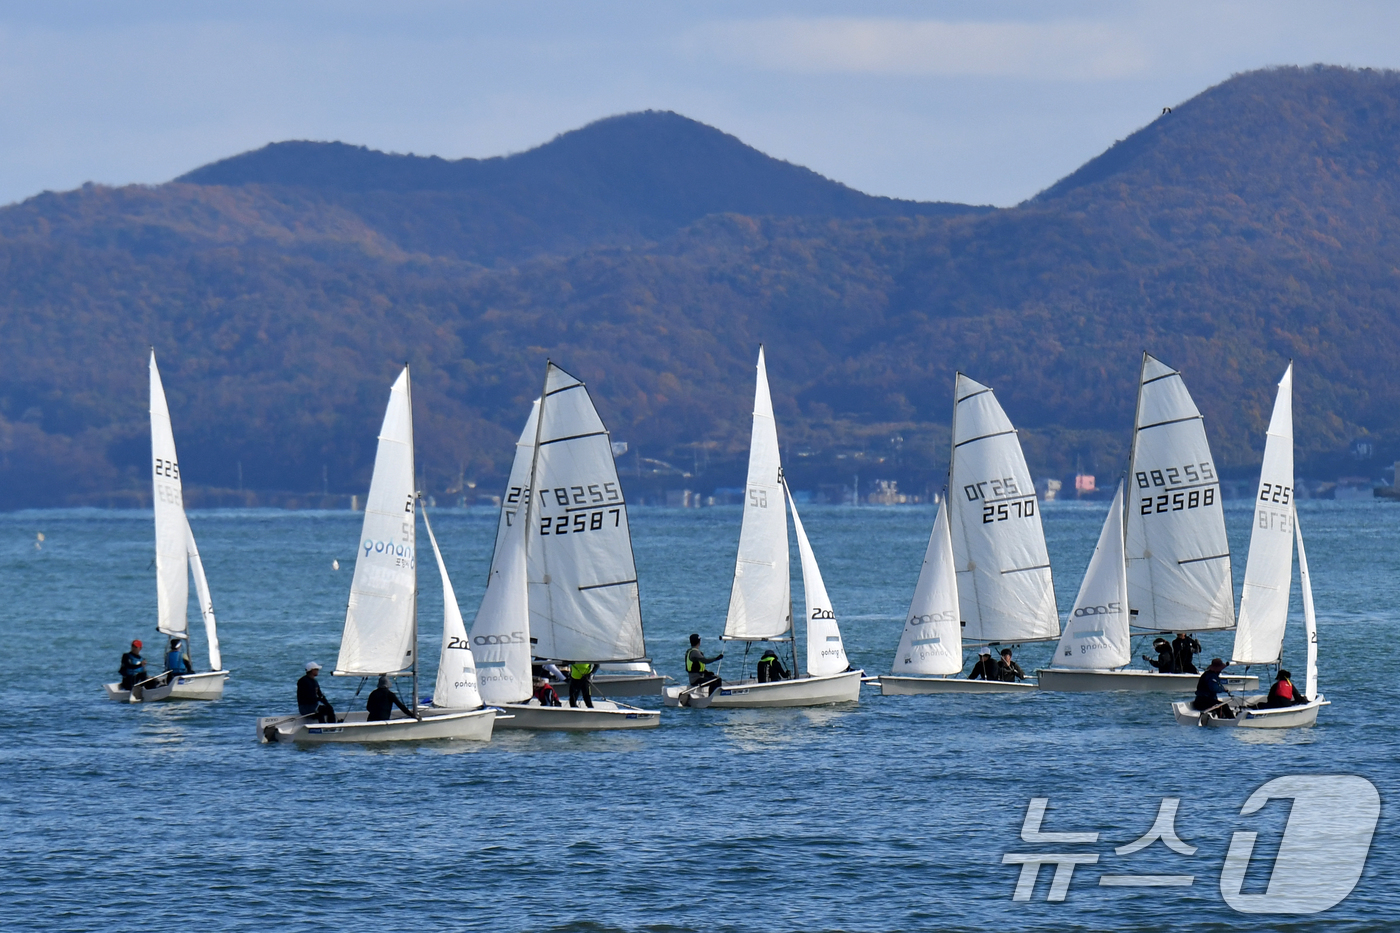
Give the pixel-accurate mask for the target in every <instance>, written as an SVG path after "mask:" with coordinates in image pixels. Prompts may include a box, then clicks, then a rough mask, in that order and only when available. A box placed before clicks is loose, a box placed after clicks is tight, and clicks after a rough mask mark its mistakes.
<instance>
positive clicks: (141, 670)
mask: <svg viewBox="0 0 1400 933" xmlns="http://www.w3.org/2000/svg"><path fill="white" fill-rule="evenodd" d="M120 674H121V677H122V689H123V690H130V689H131V688H132V687H134V686H136V685H137V684H139V683H140V682H141V681H143V680H145V679H146V659H145V658H143V657H141V639H139V638H138V639H136V640H135V641H133V642H132V643H131V650H130V651H127V652H124V653H123V654H122V666H121V671H120Z"/></svg>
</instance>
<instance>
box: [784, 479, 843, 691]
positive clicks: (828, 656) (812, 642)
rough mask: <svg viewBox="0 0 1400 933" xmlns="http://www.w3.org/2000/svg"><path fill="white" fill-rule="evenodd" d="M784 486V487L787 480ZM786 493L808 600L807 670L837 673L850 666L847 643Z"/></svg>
mask: <svg viewBox="0 0 1400 933" xmlns="http://www.w3.org/2000/svg"><path fill="white" fill-rule="evenodd" d="M783 488H784V490H786V489H787V484H786V483H784V484H783ZM787 495H788V506H789V507H790V508H791V509H792V527H793V529H794V530H795V531H796V532H797V553H798V554H799V555H800V556H801V559H802V591H803V593H804V594H806V602H807V674H808V675H809V676H812V677H820V676H823V675H825V674H839V673H841V672H842V671H844V670H846V669H847V668H849V667H850V666H851V663H850V661H848V660H847V659H846V647H845V646H844V645H843V644H842V643H841V628H840V626H838V625H837V624H836V612H835V610H833V609H832V608H831V598H830V597H829V596H827V595H826V584H825V583H823V582H822V572H821V568H819V567H818V566H817V557H816V555H815V554H813V553H812V545H811V543H810V542H808V540H807V532H806V531H805V530H804V529H803V527H802V519H801V518H800V517H799V516H798V514H797V503H795V502H793V501H792V492H791V491H788V494H787Z"/></svg>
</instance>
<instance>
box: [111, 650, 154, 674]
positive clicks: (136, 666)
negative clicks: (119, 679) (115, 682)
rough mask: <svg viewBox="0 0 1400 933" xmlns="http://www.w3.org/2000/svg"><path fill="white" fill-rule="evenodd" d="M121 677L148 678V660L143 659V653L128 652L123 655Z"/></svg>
mask: <svg viewBox="0 0 1400 933" xmlns="http://www.w3.org/2000/svg"><path fill="white" fill-rule="evenodd" d="M108 657H111V655H108ZM121 675H122V676H123V677H145V676H146V659H145V658H143V657H141V652H139V651H128V652H126V653H125V654H123V655H122V666H121Z"/></svg>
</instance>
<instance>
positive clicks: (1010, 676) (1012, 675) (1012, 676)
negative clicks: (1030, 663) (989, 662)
mask: <svg viewBox="0 0 1400 933" xmlns="http://www.w3.org/2000/svg"><path fill="white" fill-rule="evenodd" d="M997 678H998V679H999V680H1005V681H1011V682H1014V681H1017V680H1025V679H1026V672H1025V671H1023V670H1021V665H1019V664H1017V663H1016V662H1015V661H998V662H997Z"/></svg>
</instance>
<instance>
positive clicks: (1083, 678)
mask: <svg viewBox="0 0 1400 933" xmlns="http://www.w3.org/2000/svg"><path fill="white" fill-rule="evenodd" d="M1035 673H1036V676H1037V677H1038V678H1040V689H1042V690H1056V691H1060V692H1064V693H1094V692H1099V691H1107V690H1129V691H1132V692H1134V693H1194V692H1195V691H1196V682H1197V681H1198V680H1200V679H1201V675H1200V674H1159V673H1157V672H1156V671H1132V670H1130V671H1095V670H1072V669H1070V668H1064V667H1046V668H1041V669H1040V670H1037V671H1036V672H1035ZM1220 680H1221V681H1222V682H1223V683H1224V684H1225V686H1226V687H1228V688H1229V689H1231V690H1258V689H1259V678H1258V677H1256V676H1254V675H1253V674H1240V675H1228V674H1227V675H1222V676H1221V678H1220Z"/></svg>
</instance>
